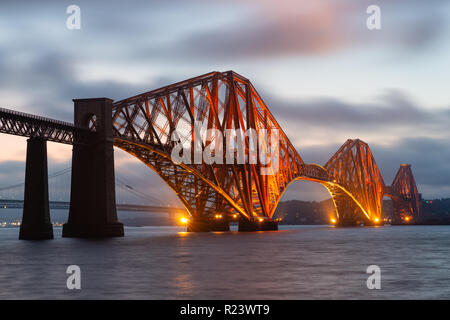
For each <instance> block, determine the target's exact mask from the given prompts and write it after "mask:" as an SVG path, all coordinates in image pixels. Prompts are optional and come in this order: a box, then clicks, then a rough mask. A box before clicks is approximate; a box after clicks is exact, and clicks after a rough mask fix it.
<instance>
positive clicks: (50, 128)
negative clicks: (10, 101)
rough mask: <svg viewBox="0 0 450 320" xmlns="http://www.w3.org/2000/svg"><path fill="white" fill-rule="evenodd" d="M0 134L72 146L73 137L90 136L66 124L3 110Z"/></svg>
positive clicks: (0, 116)
mask: <svg viewBox="0 0 450 320" xmlns="http://www.w3.org/2000/svg"><path fill="white" fill-rule="evenodd" d="M0 132H1V133H7V134H13V135H17V136H22V137H37V138H43V139H46V140H48V141H52V142H59V143H65V144H73V143H74V135H79V136H80V137H85V138H86V139H89V134H90V132H89V131H87V130H83V129H80V128H75V127H74V126H73V124H71V123H68V122H63V121H59V120H54V119H49V118H44V117H40V116H36V115H31V114H28V113H23V112H17V111H14V110H9V109H4V108H0Z"/></svg>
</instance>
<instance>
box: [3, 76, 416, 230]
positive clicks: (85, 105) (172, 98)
mask: <svg viewBox="0 0 450 320" xmlns="http://www.w3.org/2000/svg"><path fill="white" fill-rule="evenodd" d="M74 103H75V122H74V124H70V123H66V122H61V121H56V120H52V119H48V118H43V117H38V116H33V115H29V114H24V113H18V112H15V111H11V110H7V109H0V132H3V133H7V134H14V135H20V136H26V137H30V139H29V140H28V149H27V150H28V151H27V173H26V179H28V180H30V182H29V183H28V185H29V192H28V193H29V203H35V204H39V203H41V202H42V201H43V203H44V204H45V197H46V194H45V192H44V193H43V194H37V193H36V192H31V190H32V189H36V188H37V186H38V185H42V186H43V189H45V187H46V182H45V181H44V180H45V177H46V172H47V171H46V170H47V167H46V166H47V165H46V149H45V148H46V145H45V142H46V141H52V142H59V143H66V144H72V145H73V146H74V147H73V158H72V182H71V205H70V211H69V221H68V223H67V224H66V225H65V226H64V229H63V236H76V237H85V236H86V237H87V236H114V235H123V226H122V225H121V224H120V223H119V222H118V221H117V214H116V212H115V198H114V197H115V195H114V192H115V190H114V157H113V146H115V147H118V148H120V149H122V150H125V151H126V152H128V153H130V154H131V155H133V156H135V157H136V158H138V159H139V160H141V161H142V162H143V163H145V164H146V165H147V166H148V167H149V168H151V169H152V170H154V171H155V172H156V173H157V174H158V175H159V176H160V177H161V178H162V179H163V180H164V181H165V182H166V183H167V184H168V185H169V186H170V188H172V189H173V191H174V192H175V193H176V194H177V196H178V197H179V199H180V200H181V202H182V203H183V205H184V207H185V209H186V211H187V212H188V214H189V216H190V223H189V225H188V230H190V231H210V230H227V229H228V223H229V221H232V220H238V221H239V227H240V230H242V231H252V230H273V229H276V228H277V221H276V220H273V219H272V217H273V215H274V212H275V209H276V207H277V204H278V202H279V201H280V199H281V197H282V195H283V193H284V192H285V190H286V189H287V187H288V186H289V184H291V183H292V182H293V181H296V180H309V181H314V182H317V183H320V184H321V185H323V186H324V187H325V188H326V189H327V190H328V191H329V193H330V195H331V198H332V199H333V202H334V204H335V207H336V212H335V216H334V217H332V220H333V221H334V222H335V223H336V224H338V225H356V224H360V223H364V224H365V225H376V224H381V223H382V219H381V207H382V200H383V197H384V196H388V197H390V198H392V200H393V203H394V209H395V210H394V211H395V214H394V221H393V222H394V223H399V224H401V223H409V222H412V221H414V220H416V219H418V218H419V216H420V194H419V193H418V190H417V187H416V184H415V181H414V177H413V174H412V171H411V167H410V165H406V164H402V165H401V166H400V169H399V171H398V173H397V175H396V177H395V179H394V181H393V183H392V184H391V185H390V186H388V185H386V184H385V182H384V180H383V177H382V175H381V172H380V170H379V168H378V166H377V164H376V162H375V159H374V157H373V155H372V152H371V150H370V148H369V146H368V144H367V143H365V142H363V141H361V140H358V139H349V140H347V141H346V142H345V143H344V144H343V145H342V147H341V148H340V149H339V150H338V151H337V152H336V153H335V154H334V155H333V156H332V157H331V158H330V160H329V161H328V162H327V163H326V164H324V165H323V166H322V165H318V164H307V163H305V162H304V161H303V159H302V157H301V156H300V155H299V153H298V152H297V150H296V149H295V148H294V146H293V145H292V143H291V142H290V140H289V138H288V137H287V135H286V134H285V133H284V131H283V130H282V128H281V127H280V125H279V124H278V122H277V121H276V119H275V117H274V116H273V115H272V113H271V112H270V110H269V108H268V107H267V105H266V104H265V103H264V101H263V99H262V98H261V96H260V95H259V94H258V92H257V91H256V89H255V88H254V87H253V85H252V84H251V82H250V81H249V80H248V79H246V78H244V77H243V76H241V75H239V74H237V73H235V72H233V71H228V72H211V73H208V74H205V75H202V76H199V77H195V78H192V79H189V80H185V81H182V82H178V83H175V84H172V85H169V86H166V87H163V88H160V89H157V90H153V91H149V92H146V93H143V94H140V95H137V96H134V97H130V98H127V99H124V100H120V101H117V102H113V101H112V100H110V99H107V98H96V99H77V100H74ZM196 123H200V124H201V126H202V128H204V129H214V130H216V131H218V132H220V133H222V136H223V137H225V136H226V130H228V129H235V130H243V131H247V130H254V132H256V133H260V132H262V131H266V132H267V133H268V134H269V135H270V133H271V132H275V131H277V134H278V146H279V148H278V149H277V154H276V155H275V156H276V157H275V158H273V155H270V154H269V153H270V150H271V148H270V147H271V143H272V142H270V141H266V144H264V143H263V144H261V145H258V151H259V156H258V157H257V160H256V161H253V162H251V161H247V162H248V163H244V164H242V163H238V162H237V161H234V162H232V163H228V162H227V163H226V164H222V163H206V162H205V161H201V162H196V161H191V162H190V163H189V162H188V163H184V162H179V161H174V160H173V158H172V154H173V152H174V148H176V146H177V143H183V144H187V145H189V144H191V148H192V149H194V146H193V143H194V141H195V138H196V135H198V137H197V138H198V139H199V140H200V142H201V148H202V150H203V149H205V148H207V147H208V146H209V145H212V141H213V139H208V137H206V138H205V137H204V135H202V134H201V132H199V131H198V130H196V126H195V124H196ZM175 132H176V135H175V136H176V140H174V139H173V137H174V133H175ZM200 135H201V137H200ZM209 138H211V137H209ZM228 143H229V142H228ZM223 144H224V145H226V144H227V140H226V139H225V138H224V140H223ZM243 145H244V148H243V150H244V151H243V152H244V158H245V159H248V158H249V157H251V156H252V154H251V151H252V150H253V149H255V148H254V145H253V142H252V141H251V139H250V138H249V137H247V136H246V137H245V138H244V139H243ZM261 153H262V154H266V156H267V157H268V158H270V156H272V160H273V159H277V169H278V170H273V166H272V164H270V163H269V166H268V165H267V164H264V163H265V162H266V161H263V160H262V159H261ZM236 158H237V156H236ZM192 160H194V159H193V158H192ZM234 160H236V159H234ZM271 168H272V169H271ZM270 170H272V171H270ZM36 172H38V173H36ZM263 172H264V174H262V173H263ZM34 191H35V190H34ZM36 194H37V195H36ZM47 201H48V195H47ZM26 202H27V182H26V186H25V203H26ZM30 210H31V209H30ZM26 211H27V210H26V205H25V207H24V222H26V221H25V216H26ZM44 216H45V214H44ZM41 220H42V219H41ZM25 225H26V223H25ZM30 225H31V224H30ZM30 228H31V229H33V227H32V226H31V227H30ZM24 229H25V227H24ZM31 233H33V232H31Z"/></svg>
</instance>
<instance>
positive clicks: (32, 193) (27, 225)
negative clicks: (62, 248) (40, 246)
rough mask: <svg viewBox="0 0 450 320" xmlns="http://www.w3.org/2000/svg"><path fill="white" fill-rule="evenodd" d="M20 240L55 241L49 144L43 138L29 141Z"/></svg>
mask: <svg viewBox="0 0 450 320" xmlns="http://www.w3.org/2000/svg"><path fill="white" fill-rule="evenodd" d="M19 239H23V240H44V239H53V227H52V223H51V221H50V209H49V204H48V169H47V142H46V141H45V140H44V139H42V138H30V139H28V140H27V160H26V169H25V197H24V205H23V216H22V223H21V225H20V232H19Z"/></svg>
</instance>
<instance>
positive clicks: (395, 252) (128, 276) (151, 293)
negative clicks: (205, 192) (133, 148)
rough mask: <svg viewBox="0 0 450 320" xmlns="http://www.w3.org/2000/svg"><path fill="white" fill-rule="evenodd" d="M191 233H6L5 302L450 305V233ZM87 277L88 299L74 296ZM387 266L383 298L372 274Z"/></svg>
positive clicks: (425, 229) (1, 293) (1, 284)
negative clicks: (75, 284)
mask: <svg viewBox="0 0 450 320" xmlns="http://www.w3.org/2000/svg"><path fill="white" fill-rule="evenodd" d="M281 228H282V230H281V231H279V232H258V233H238V232H235V231H234V232H233V231H232V232H226V233H205V234H200V233H189V234H188V233H185V232H182V231H183V228H178V227H136V228H133V227H127V228H126V229H125V234H126V236H125V237H124V238H113V239H105V240H86V239H67V238H61V228H59V227H57V228H54V231H55V239H54V240H47V241H19V240H17V237H18V233H19V229H18V228H0V246H1V253H0V299H37V298H40V299H53V298H56V299H318V298H320V299H416V298H424V299H435V298H438V299H444V298H446V299H450V267H449V265H450V226H408V227H399V226H397V227H391V226H386V227H380V228H342V229H338V228H333V227H329V226H282V227H281ZM71 264H77V265H79V266H80V267H81V273H82V283H81V286H82V289H81V290H79V291H76V290H68V289H67V288H66V279H67V276H68V275H67V274H66V268H67V266H68V265H71ZM372 264H376V265H378V266H380V268H381V272H382V280H381V286H382V288H381V290H368V289H367V287H366V279H367V277H368V275H367V274H366V268H367V266H369V265H372Z"/></svg>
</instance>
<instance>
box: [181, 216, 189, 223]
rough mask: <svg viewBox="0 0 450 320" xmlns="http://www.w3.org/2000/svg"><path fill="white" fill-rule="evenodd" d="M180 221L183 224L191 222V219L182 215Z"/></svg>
mask: <svg viewBox="0 0 450 320" xmlns="http://www.w3.org/2000/svg"><path fill="white" fill-rule="evenodd" d="M180 222H181V224H187V223H188V222H189V219H188V218H186V217H181V219H180Z"/></svg>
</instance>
